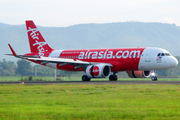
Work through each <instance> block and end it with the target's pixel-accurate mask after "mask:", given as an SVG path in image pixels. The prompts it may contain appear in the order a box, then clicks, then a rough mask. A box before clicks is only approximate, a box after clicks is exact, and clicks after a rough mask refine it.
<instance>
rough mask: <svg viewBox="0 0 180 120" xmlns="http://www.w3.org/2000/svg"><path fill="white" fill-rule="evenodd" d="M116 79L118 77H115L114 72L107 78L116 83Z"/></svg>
mask: <svg viewBox="0 0 180 120" xmlns="http://www.w3.org/2000/svg"><path fill="white" fill-rule="evenodd" d="M117 79H118V77H117V75H116V73H115V72H114V73H113V75H110V76H109V80H110V81H117Z"/></svg>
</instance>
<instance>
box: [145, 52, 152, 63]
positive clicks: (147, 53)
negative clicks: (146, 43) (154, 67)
mask: <svg viewBox="0 0 180 120" xmlns="http://www.w3.org/2000/svg"><path fill="white" fill-rule="evenodd" d="M151 51H152V49H148V50H147V51H146V53H145V62H151Z"/></svg>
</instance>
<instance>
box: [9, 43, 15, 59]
mask: <svg viewBox="0 0 180 120" xmlns="http://www.w3.org/2000/svg"><path fill="white" fill-rule="evenodd" d="M8 46H9V48H10V50H11V52H12V54H13V55H14V56H17V55H16V53H15V51H14V50H13V48H12V47H11V45H10V44H9V43H8Z"/></svg>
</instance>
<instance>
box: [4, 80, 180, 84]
mask: <svg viewBox="0 0 180 120" xmlns="http://www.w3.org/2000/svg"><path fill="white" fill-rule="evenodd" d="M0 84H24V85H47V84H74V85H77V84H92V85H103V84H109V85H111V84H119V85H128V84H129V85H130V84H149V85H154V84H165V85H180V81H137V80H136V81H89V82H83V81H0Z"/></svg>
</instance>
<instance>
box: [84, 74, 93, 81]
mask: <svg viewBox="0 0 180 120" xmlns="http://www.w3.org/2000/svg"><path fill="white" fill-rule="evenodd" d="M90 80H91V78H88V77H87V75H83V76H82V81H90Z"/></svg>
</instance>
